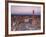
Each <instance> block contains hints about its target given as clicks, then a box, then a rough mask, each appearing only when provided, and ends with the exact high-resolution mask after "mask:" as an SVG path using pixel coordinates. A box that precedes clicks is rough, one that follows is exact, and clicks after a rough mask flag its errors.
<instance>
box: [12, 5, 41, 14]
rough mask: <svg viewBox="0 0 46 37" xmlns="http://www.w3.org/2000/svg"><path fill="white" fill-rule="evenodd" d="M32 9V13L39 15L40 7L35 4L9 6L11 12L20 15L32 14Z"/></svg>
mask: <svg viewBox="0 0 46 37" xmlns="http://www.w3.org/2000/svg"><path fill="white" fill-rule="evenodd" d="M33 10H34V15H40V13H41V7H37V6H13V5H12V6H11V14H15V15H16V14H18V15H19V14H21V15H32V14H33Z"/></svg>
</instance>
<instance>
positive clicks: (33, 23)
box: [32, 10, 35, 25]
mask: <svg viewBox="0 0 46 37" xmlns="http://www.w3.org/2000/svg"><path fill="white" fill-rule="evenodd" d="M32 25H35V15H34V10H33V14H32Z"/></svg>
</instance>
